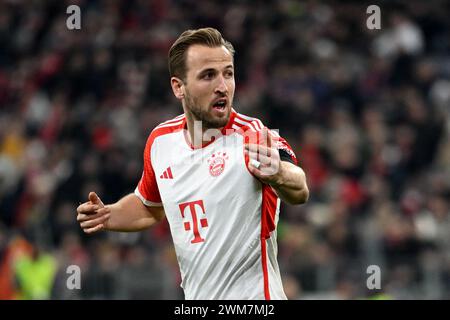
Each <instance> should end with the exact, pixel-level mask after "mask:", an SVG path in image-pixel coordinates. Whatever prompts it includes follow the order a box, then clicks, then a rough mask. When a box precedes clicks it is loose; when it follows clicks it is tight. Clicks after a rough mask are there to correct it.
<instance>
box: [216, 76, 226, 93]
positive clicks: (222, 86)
mask: <svg viewBox="0 0 450 320" xmlns="http://www.w3.org/2000/svg"><path fill="white" fill-rule="evenodd" d="M214 91H215V92H216V93H221V94H224V95H226V94H227V93H228V87H227V83H226V81H225V78H224V77H223V76H219V77H218V83H217V85H216V89H215V90H214Z"/></svg>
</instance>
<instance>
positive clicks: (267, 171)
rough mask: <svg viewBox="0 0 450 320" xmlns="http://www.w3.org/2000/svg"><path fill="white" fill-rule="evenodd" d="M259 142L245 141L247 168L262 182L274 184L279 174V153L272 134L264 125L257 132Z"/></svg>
mask: <svg viewBox="0 0 450 320" xmlns="http://www.w3.org/2000/svg"><path fill="white" fill-rule="evenodd" d="M259 141H260V143H259V144H257V143H251V142H250V143H246V144H245V151H244V152H245V153H246V155H248V157H249V162H248V170H249V171H250V172H251V173H252V174H253V175H254V176H255V177H256V178H258V179H259V180H261V181H262V182H263V183H267V184H270V185H276V184H277V183H278V181H279V176H280V161H281V160H280V153H279V152H278V148H277V146H276V142H275V141H274V139H273V137H272V134H271V133H270V132H269V130H268V129H267V128H266V127H264V128H263V129H262V130H261V131H260V132H259Z"/></svg>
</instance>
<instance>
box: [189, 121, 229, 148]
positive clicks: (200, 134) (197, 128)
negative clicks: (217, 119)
mask: <svg viewBox="0 0 450 320" xmlns="http://www.w3.org/2000/svg"><path fill="white" fill-rule="evenodd" d="M186 126H187V128H185V129H187V132H185V133H186V134H185V137H186V140H187V142H188V143H189V144H190V145H191V146H192V147H193V148H202V147H203V146H205V145H207V144H208V143H210V142H211V141H212V140H213V139H215V138H217V136H218V135H221V130H222V128H208V127H205V126H204V123H203V122H202V121H200V120H195V119H194V117H192V116H188V115H186Z"/></svg>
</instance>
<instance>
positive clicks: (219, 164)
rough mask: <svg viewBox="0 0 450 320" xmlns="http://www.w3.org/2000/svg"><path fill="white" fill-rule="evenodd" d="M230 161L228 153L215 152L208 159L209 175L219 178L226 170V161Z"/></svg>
mask: <svg viewBox="0 0 450 320" xmlns="http://www.w3.org/2000/svg"><path fill="white" fill-rule="evenodd" d="M226 160H228V155H227V154H226V152H215V153H213V154H212V156H211V157H210V158H209V159H208V166H209V173H210V174H211V176H213V177H217V176H219V175H220V174H221V173H222V172H223V170H224V169H225V161H226Z"/></svg>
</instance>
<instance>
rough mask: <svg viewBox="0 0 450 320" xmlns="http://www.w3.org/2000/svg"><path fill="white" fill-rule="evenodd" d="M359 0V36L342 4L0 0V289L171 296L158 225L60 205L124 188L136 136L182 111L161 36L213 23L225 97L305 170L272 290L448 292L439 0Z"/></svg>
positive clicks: (27, 294)
mask: <svg viewBox="0 0 450 320" xmlns="http://www.w3.org/2000/svg"><path fill="white" fill-rule="evenodd" d="M71 4H76V5H79V6H80V8H81V13H82V16H81V30H68V28H67V26H66V19H67V17H68V14H67V13H66V8H67V6H69V5H71ZM378 5H379V6H380V8H381V29H374V30H370V29H368V28H367V26H366V19H367V18H368V17H369V15H368V14H367V13H366V8H367V4H363V3H362V2H359V1H346V2H343V3H341V2H339V1H314V0H310V1H294V0H282V1H275V0H272V1H262V0H259V1H258V0H255V1H250V0H247V1H208V0H179V1H174V0H152V1H147V0H133V1H118V0H114V1H109V0H108V1H107V0H103V1H102V0H98V1H87V0H86V1H84V0H77V1H75V0H74V1H57V0H49V1H26V0H4V1H1V2H0V298H1V299H182V298H183V294H182V291H181V289H180V288H179V283H180V275H179V271H178V267H177V261H176V257H175V253H174V249H173V246H172V242H171V237H170V232H169V229H168V224H167V222H163V223H161V224H160V225H158V226H157V227H155V228H152V229H150V230H147V231H143V232H140V233H107V232H103V233H99V234H96V235H92V236H87V235H85V234H84V233H83V232H82V231H81V229H80V227H79V225H78V223H77V221H76V219H75V218H76V207H77V206H78V204H79V203H80V202H84V201H86V197H87V195H88V192H89V191H91V190H95V191H96V192H97V193H98V194H99V195H100V197H102V199H103V200H104V202H105V203H110V202H113V201H116V200H117V199H119V198H120V197H121V196H124V195H125V194H127V193H129V192H132V191H133V190H134V189H135V187H136V184H137V182H138V180H139V178H140V175H141V170H142V151H143V147H144V144H145V141H146V138H147V136H148V134H149V133H150V131H151V130H152V129H153V128H154V127H155V126H156V125H157V124H158V123H160V122H162V121H164V120H166V119H169V118H172V117H174V116H176V115H178V114H181V113H182V109H181V106H180V105H179V103H178V102H177V100H176V99H175V98H174V97H173V94H172V92H171V89H170V83H169V74H168V70H167V52H168V49H169V47H170V45H171V44H172V42H173V41H174V40H175V39H176V37H177V36H178V35H179V34H180V33H181V32H182V31H183V30H186V29H189V28H197V27H203V26H212V27H216V28H218V29H219V30H221V31H222V33H223V35H224V37H225V38H227V39H228V40H230V41H231V42H232V43H233V44H234V46H235V49H236V56H235V59H236V60H235V65H236V84H237V87H236V98H235V109H236V110H237V111H238V112H242V113H244V114H247V115H251V116H254V117H258V118H260V119H261V120H262V121H263V122H264V123H265V124H266V125H267V126H268V127H270V128H273V129H279V131H280V134H281V135H282V136H283V137H285V138H286V139H287V140H288V141H289V142H290V144H291V145H292V147H293V149H294V150H295V151H296V154H297V156H298V158H299V163H300V165H301V166H302V167H303V168H304V170H305V172H306V174H307V177H308V183H309V187H310V191H311V197H310V200H309V201H308V203H307V204H306V205H303V206H289V205H285V204H283V205H282V208H281V214H280V223H279V229H278V243H279V261H280V269H281V272H282V278H283V282H284V285H285V290H286V293H287V295H288V297H289V298H290V299H317V298H319V299H361V298H367V299H449V298H450V132H449V129H450V20H449V19H448V13H449V12H450V4H449V3H448V2H445V1H420V0H410V1H404V2H400V1H378ZM70 265H77V266H79V267H80V269H81V290H69V289H68V288H67V286H66V284H67V278H68V276H69V274H68V273H67V267H68V266H70ZM371 265H376V266H379V267H380V270H381V288H379V289H377V290H369V289H368V288H367V286H366V285H367V283H366V282H367V278H368V277H369V276H370V273H368V272H367V268H368V267H369V266H371Z"/></svg>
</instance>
